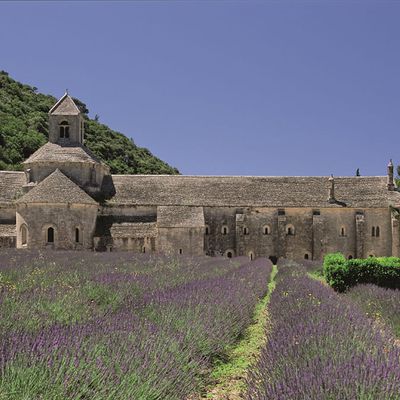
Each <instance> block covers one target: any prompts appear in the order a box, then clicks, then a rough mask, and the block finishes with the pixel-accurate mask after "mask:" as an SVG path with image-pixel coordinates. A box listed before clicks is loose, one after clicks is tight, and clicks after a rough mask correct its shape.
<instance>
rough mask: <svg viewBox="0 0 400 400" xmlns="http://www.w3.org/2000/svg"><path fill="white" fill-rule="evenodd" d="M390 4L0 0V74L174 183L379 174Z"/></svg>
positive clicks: (396, 127)
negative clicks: (81, 115) (113, 135)
mask: <svg viewBox="0 0 400 400" xmlns="http://www.w3.org/2000/svg"><path fill="white" fill-rule="evenodd" d="M399 21H400V2H385V1H376V2H372V1H357V2H351V1H343V2H342V1H322V0H321V1H307V2H297V1H296V2H294V1H293V2H289V1H286V2H267V1H201V2H197V1H188V2H185V1H165V2H157V1H150V2H127V1H125V2H124V1H122V2H115V1H114V2H105V1H104V2H94V1H93V2H49V1H45V2H0V38H1V39H0V69H3V70H6V71H7V72H9V73H10V75H11V76H12V77H13V78H15V79H17V80H19V81H22V82H24V83H28V84H31V85H33V86H36V87H38V89H39V91H41V92H44V93H48V94H52V95H54V96H56V97H59V96H61V95H62V94H63V92H64V89H65V88H68V89H69V92H70V93H71V95H72V96H74V97H78V98H80V99H81V100H82V101H84V102H85V103H86V104H87V106H88V108H89V110H90V112H91V116H94V115H95V114H98V115H99V116H100V121H101V122H103V123H105V124H107V125H109V126H110V127H111V128H113V129H115V130H118V131H120V132H123V133H125V134H126V135H128V136H129V137H132V138H133V139H134V141H135V143H137V144H138V145H140V146H144V147H147V148H149V149H150V150H151V151H152V152H153V153H154V154H155V155H157V156H158V157H160V158H161V159H163V160H165V161H167V162H169V163H170V164H171V165H173V166H176V167H177V168H178V169H179V170H180V171H181V172H182V173H184V174H204V175H329V174H331V173H333V174H334V175H353V174H354V173H355V170H356V168H360V170H361V174H362V175H384V174H385V173H386V165H387V162H388V159H389V158H393V160H394V162H395V163H396V164H397V163H398V162H399V161H400V154H399V145H398V144H399V137H400V23H399Z"/></svg>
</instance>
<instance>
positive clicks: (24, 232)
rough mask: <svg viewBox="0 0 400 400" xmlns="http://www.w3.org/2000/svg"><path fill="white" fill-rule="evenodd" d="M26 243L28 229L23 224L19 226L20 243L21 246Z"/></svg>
mask: <svg viewBox="0 0 400 400" xmlns="http://www.w3.org/2000/svg"><path fill="white" fill-rule="evenodd" d="M27 243H28V229H27V227H26V226H25V225H22V227H21V244H22V246H26V245H27Z"/></svg>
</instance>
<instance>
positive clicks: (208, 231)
mask: <svg viewBox="0 0 400 400" xmlns="http://www.w3.org/2000/svg"><path fill="white" fill-rule="evenodd" d="M209 234H210V227H209V226H208V225H206V235H209Z"/></svg>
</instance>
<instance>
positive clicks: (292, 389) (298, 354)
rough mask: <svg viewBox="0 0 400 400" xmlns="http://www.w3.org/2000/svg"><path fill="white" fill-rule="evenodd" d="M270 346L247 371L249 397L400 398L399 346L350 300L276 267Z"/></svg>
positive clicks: (287, 265) (290, 266) (294, 269)
mask: <svg viewBox="0 0 400 400" xmlns="http://www.w3.org/2000/svg"><path fill="white" fill-rule="evenodd" d="M269 315H270V319H271V325H270V326H269V328H268V329H269V331H268V332H267V343H266V345H265V346H264V348H263V349H262V352H261V355H260V358H259V360H258V362H257V363H256V365H254V367H253V368H252V369H251V371H250V373H249V376H248V388H249V389H248V393H247V399H274V400H275V399H279V400H286V399H287V400H289V399H290V400H297V399H298V400H300V399H304V400H306V399H307V400H321V399H335V400H340V399H343V400H351V399H354V400H356V399H371V400H372V399H383V400H389V399H398V398H399V393H400V348H399V347H398V346H397V345H396V344H395V340H394V336H393V334H392V333H391V332H390V330H387V329H385V328H384V327H381V328H380V329H376V327H375V326H374V324H373V322H372V321H371V320H370V319H368V318H367V316H366V315H365V313H364V312H363V311H362V310H361V309H359V308H358V307H357V305H355V304H354V303H353V302H352V301H350V300H348V299H346V298H344V297H341V296H340V295H339V294H337V293H336V292H334V291H333V289H331V288H329V287H328V286H326V285H323V284H321V283H320V282H318V281H316V280H314V279H311V278H310V277H308V276H307V275H306V274H305V272H304V268H303V267H301V268H300V267H299V266H298V264H296V263H294V262H290V261H284V262H282V263H280V264H279V265H278V274H277V285H276V288H275V290H274V292H273V293H272V296H271V300H270V303H269Z"/></svg>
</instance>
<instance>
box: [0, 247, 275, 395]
mask: <svg viewBox="0 0 400 400" xmlns="http://www.w3.org/2000/svg"><path fill="white" fill-rule="evenodd" d="M271 269H272V266H271V263H270V262H269V261H267V260H263V259H259V260H256V261H253V262H251V263H250V262H249V260H248V259H247V258H237V259H234V260H228V259H222V258H215V259H209V258H182V257H180V258H168V257H164V258H163V257H150V256H144V255H141V256H140V255H139V256H135V257H132V256H131V255H128V254H126V255H124V254H102V255H97V254H93V253H79V254H77V253H51V254H50V253H48V254H45V253H43V254H40V253H28V252H26V253H16V252H7V253H4V252H3V253H0V315H1V318H0V398H7V399H10V400H12V399H22V398H26V399H28V398H29V399H36V398H40V399H52V400H55V399H91V400H96V399H102V400H105V399H110V400H111V399H136V400H140V399H147V400H151V399H184V398H187V397H188V396H190V394H192V393H194V392H195V391H198V390H200V388H201V386H202V383H203V381H204V378H205V377H206V375H207V372H208V371H209V369H210V365H211V363H210V361H211V360H212V358H213V357H215V356H216V355H218V354H220V353H221V352H223V350H224V349H225V347H226V346H227V345H230V344H232V343H233V342H234V341H235V340H236V339H237V337H238V335H240V334H241V333H242V332H243V330H244V329H245V327H246V326H247V325H248V324H249V323H250V322H251V318H252V313H253V310H254V306H255V304H256V303H257V302H258V300H259V299H260V298H261V297H262V296H263V295H264V294H265V292H266V287H267V281H268V278H269V275H270V273H271Z"/></svg>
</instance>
